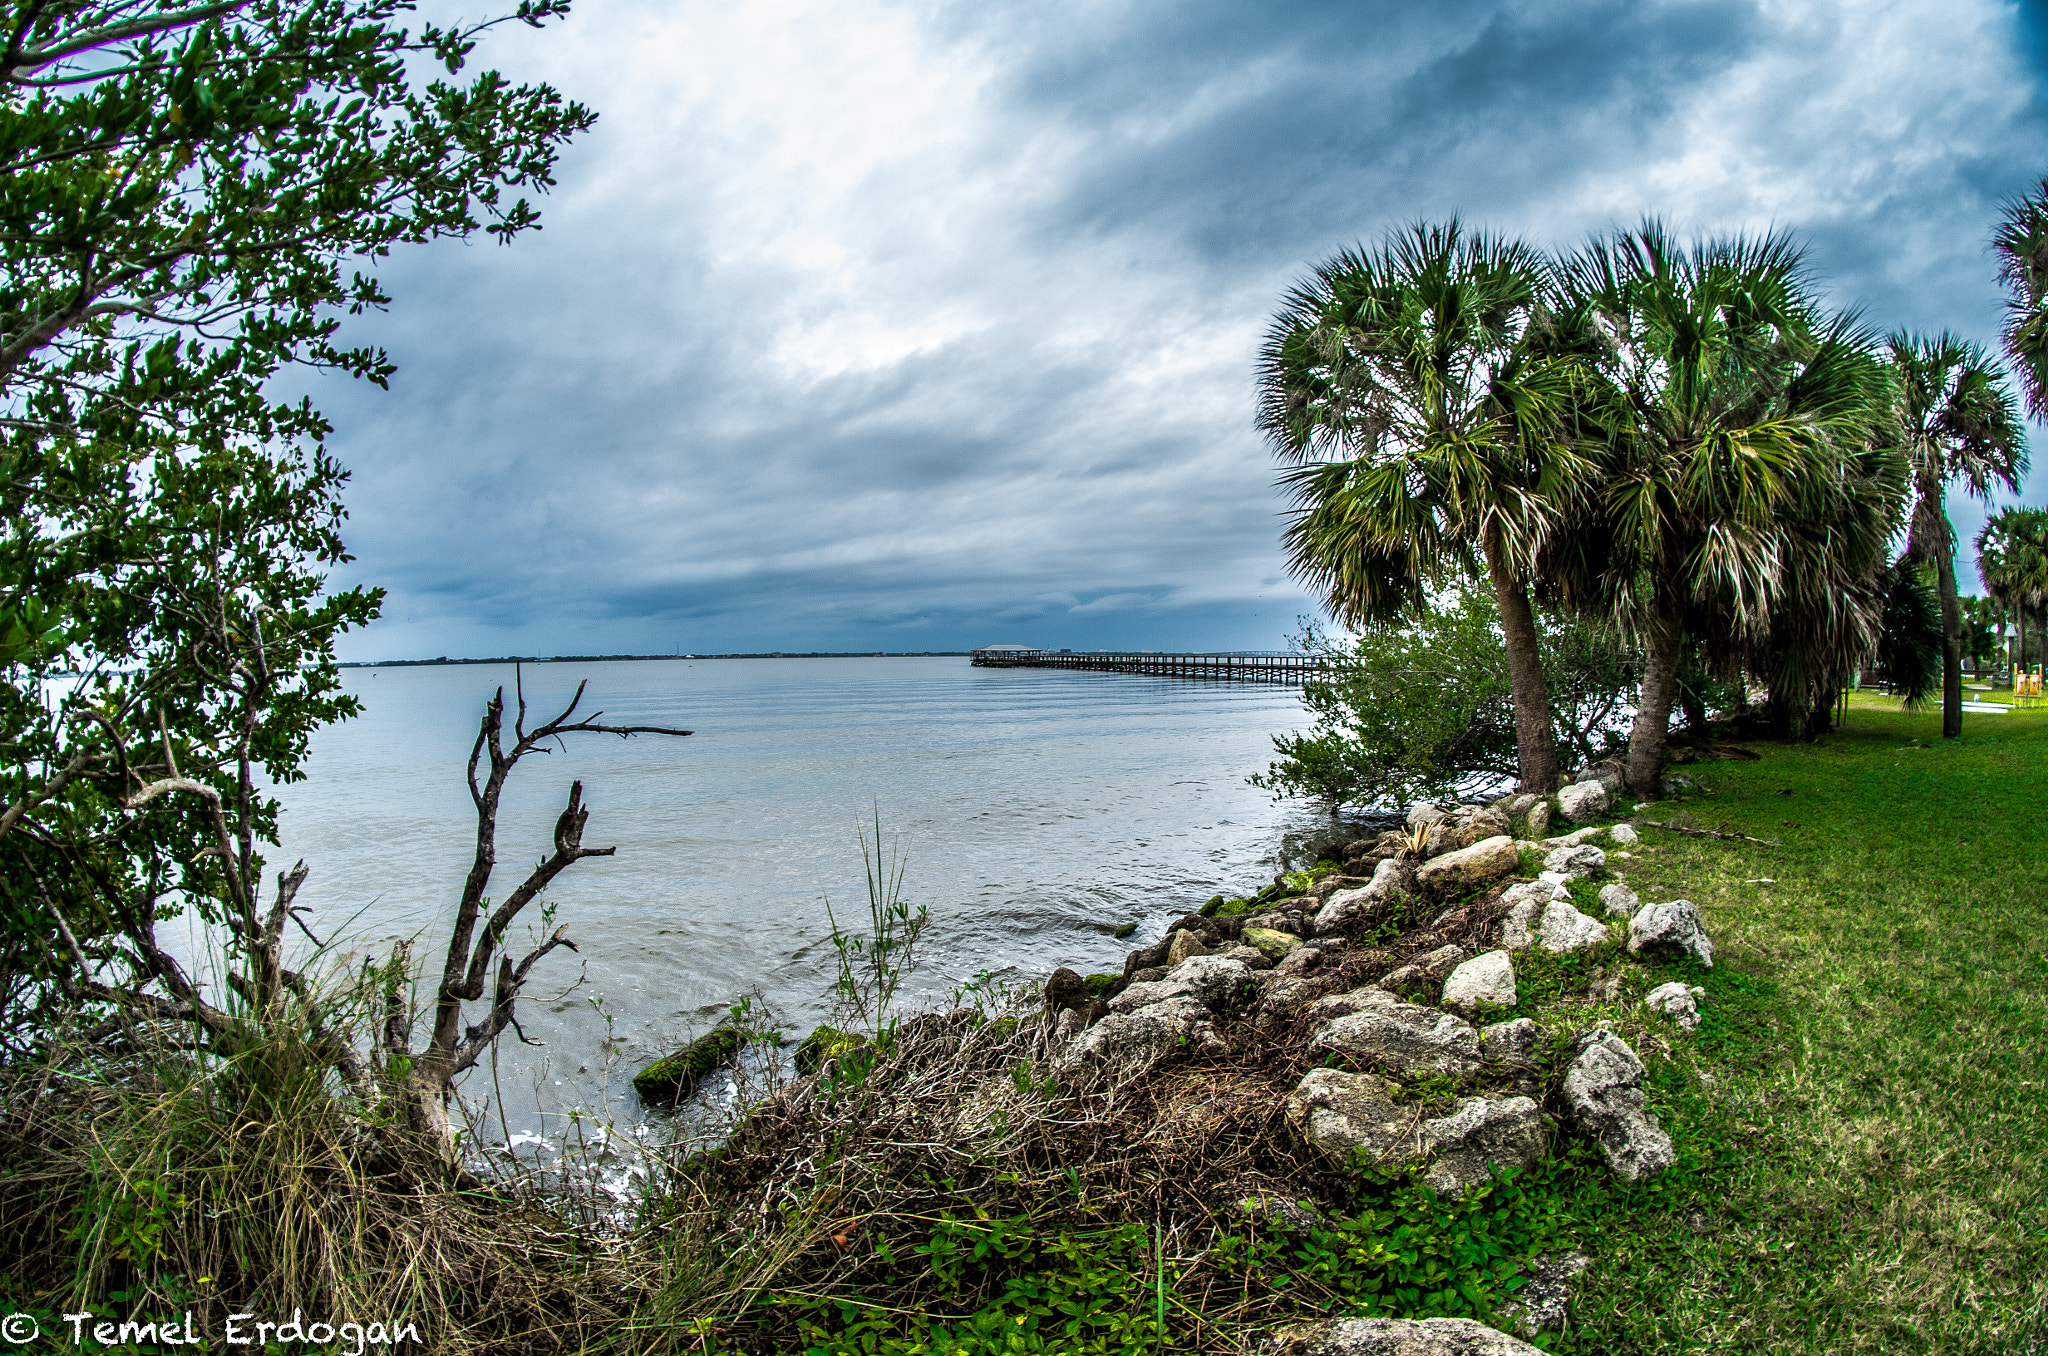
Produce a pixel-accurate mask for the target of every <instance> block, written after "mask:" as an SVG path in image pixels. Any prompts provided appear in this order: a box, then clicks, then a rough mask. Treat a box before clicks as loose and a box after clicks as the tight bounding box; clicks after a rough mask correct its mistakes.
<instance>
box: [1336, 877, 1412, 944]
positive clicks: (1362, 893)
mask: <svg viewBox="0 0 2048 1356" xmlns="http://www.w3.org/2000/svg"><path fill="white" fill-rule="evenodd" d="M1414 888H1415V868H1414V867H1413V866H1411V865H1409V864H1408V863H1407V862H1404V861H1401V860H1400V859H1399V858H1395V857H1386V858H1382V859H1381V860H1380V863H1379V865H1377V866H1375V867H1374V868H1373V869H1372V880H1371V881H1370V882H1368V883H1367V884H1365V885H1363V886H1360V887H1359V888H1357V889H1355V890H1339V891H1337V892H1336V893H1335V894H1332V895H1331V896H1330V897H1329V898H1328V899H1327V900H1325V901H1324V902H1323V907H1322V908H1321V909H1320V910H1318V911H1317V912H1316V916H1315V930H1316V933H1317V935H1318V936H1321V935H1326V934H1329V933H1338V932H1350V931H1352V930H1354V929H1356V928H1357V927H1358V926H1359V925H1360V924H1361V923H1364V922H1366V921H1368V920H1370V919H1371V918H1372V916H1373V915H1374V914H1375V913H1377V912H1378V911H1379V910H1380V909H1382V908H1384V907H1385V906H1386V905H1388V904H1390V903H1392V902H1393V901H1394V900H1396V899H1398V898H1400V897H1402V896H1403V895H1406V894H1408V893H1409V892H1410V891H1412V890H1413V889H1414Z"/></svg>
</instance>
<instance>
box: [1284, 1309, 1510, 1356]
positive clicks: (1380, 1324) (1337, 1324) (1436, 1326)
mask: <svg viewBox="0 0 2048 1356" xmlns="http://www.w3.org/2000/svg"><path fill="white" fill-rule="evenodd" d="M1245 1350H1246V1352H1247V1353H1251V1354H1252V1356H1540V1352H1539V1351H1538V1349H1537V1348H1535V1347H1532V1346H1530V1345H1529V1344H1528V1343H1527V1342H1524V1341H1522V1340H1521V1339H1520V1338H1517V1337H1510V1336H1508V1335H1507V1334H1506V1333H1504V1332H1499V1331H1497V1330H1495V1329H1493V1328H1489V1327H1487V1326H1486V1325H1485V1324H1484V1323H1481V1322H1479V1321H1478V1320H1477V1319H1471V1318H1325V1319H1318V1320H1317V1321H1315V1322H1313V1323H1291V1324H1288V1325H1287V1326H1285V1327H1280V1328H1275V1329H1273V1330H1271V1331H1270V1332H1266V1333H1263V1334H1260V1335H1258V1336H1256V1337H1253V1338H1251V1339H1250V1340H1248V1341H1247V1342H1246V1343H1245Z"/></svg>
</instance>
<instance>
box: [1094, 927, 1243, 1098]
mask: <svg viewBox="0 0 2048 1356" xmlns="http://www.w3.org/2000/svg"><path fill="white" fill-rule="evenodd" d="M1197 959H1198V960H1199V959H1214V957H1197ZM1238 968H1239V969H1242V968H1243V967H1242V966H1240V967H1238ZM1182 1049H1186V1050H1189V1051H1191V1052H1193V1053H1197V1054H1206V1053H1217V1052H1220V1051H1221V1050H1222V1049H1223V1043H1222V1041H1221V1040H1220V1039H1219V1038H1218V1037H1217V1035H1216V1030H1215V1028H1214V1027H1213V1026H1211V1025H1210V1023H1209V1010H1208V1009H1207V1008H1205V1007H1203V1006H1202V1005H1201V1004H1200V1003H1198V1002H1196V1001H1195V1000H1194V999H1193V998H1190V997H1188V996H1186V995H1182V996H1180V997H1177V998H1169V999H1167V1000H1165V1001H1163V1002H1158V1003H1151V1004H1148V1005H1146V1006H1145V1007H1142V1008H1139V1009H1138V1010H1137V1011H1135V1012H1112V1013H1110V1014H1109V1016H1107V1017H1105V1018H1103V1019H1102V1020H1101V1021H1099V1022H1097V1023H1096V1024H1095V1025H1094V1026H1091V1027H1089V1028H1088V1029H1087V1030H1086V1031H1084V1032H1082V1033H1081V1034H1080V1035H1079V1036H1076V1037H1075V1038H1074V1040H1073V1042H1072V1043H1071V1044H1069V1045H1068V1046H1067V1048H1066V1050H1065V1051H1064V1052H1063V1053H1062V1054H1061V1055H1060V1056H1059V1058H1058V1059H1057V1060H1056V1061H1055V1067H1056V1068H1058V1069H1060V1070H1061V1071H1063V1072H1072V1071H1076V1070H1082V1069H1087V1070H1092V1071H1095V1072H1098V1073H1101V1074H1103V1075H1106V1076H1109V1077H1111V1078H1114V1079H1117V1080H1125V1079H1131V1078H1136V1077H1138V1076H1139V1075H1141V1074H1143V1073H1145V1072H1146V1071H1148V1070H1149V1069H1151V1067H1152V1066H1153V1065H1155V1064H1157V1063H1158V1062H1159V1061H1160V1060H1162V1059H1164V1058H1166V1056H1168V1055H1170V1054H1173V1053H1175V1052H1176V1051H1178V1050H1182Z"/></svg>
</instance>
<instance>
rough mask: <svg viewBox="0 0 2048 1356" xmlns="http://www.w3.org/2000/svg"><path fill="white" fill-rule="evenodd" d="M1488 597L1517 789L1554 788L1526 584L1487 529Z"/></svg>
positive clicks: (1553, 743)
mask: <svg viewBox="0 0 2048 1356" xmlns="http://www.w3.org/2000/svg"><path fill="white" fill-rule="evenodd" d="M1481 544H1482V545H1483V546H1484V548H1485V550H1486V568H1487V572H1488V573H1489V574H1491V575H1492V576H1493V596H1494V599H1495V601H1496V602H1498V603H1499V605H1500V629H1501V634H1502V636H1503V638H1504V639H1505V640H1506V642H1507V652H1508V689H1509V691H1510V692H1511V693H1513V695H1514V703H1515V762H1516V763H1517V765H1518V766H1519V768H1520V770H1521V774H1522V784H1521V787H1520V789H1521V790H1523V791H1525V792H1530V793H1533V794H1535V795H1538V796H1547V795H1549V794H1550V793H1551V792H1553V791H1555V790H1557V737H1556V735H1555V734H1554V733H1552V731H1551V728H1550V686H1549V684H1547V683H1545V682H1544V680H1543V647H1542V642H1541V641H1540V640H1539V639H1538V637H1537V634H1536V613H1535V612H1534V610H1533V609H1531V608H1530V606H1529V588H1528V585H1527V584H1526V583H1525V582H1523V580H1522V579H1521V578H1519V577H1518V576H1516V575H1515V574H1514V573H1513V572H1512V571H1510V570H1509V569H1508V567H1507V566H1506V564H1505V563H1504V562H1503V561H1502V560H1501V546H1500V532H1499V530H1498V529H1490V530H1489V531H1488V532H1487V533H1486V535H1485V538H1484V539H1483V541H1482V543H1481Z"/></svg>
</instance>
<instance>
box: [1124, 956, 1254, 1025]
mask: <svg viewBox="0 0 2048 1356" xmlns="http://www.w3.org/2000/svg"><path fill="white" fill-rule="evenodd" d="M1251 988H1252V972H1251V967H1249V966H1247V965H1246V964H1245V963H1244V962H1243V961H1235V960H1231V959H1230V958H1229V957H1227V956H1191V957H1189V958H1188V959H1187V960H1184V961H1182V962H1181V963H1180V964H1179V965H1176V966H1175V967H1174V968H1173V969H1171V970H1169V971H1167V972H1166V977H1165V978H1164V979H1160V980H1154V981H1152V982H1151V983H1147V984H1133V985H1131V987H1130V988H1128V989H1125V990H1124V991H1123V992H1122V993H1120V994H1118V995H1117V996H1116V997H1114V998H1112V999H1110V1000H1109V1010H1110V1011H1111V1012H1112V1013H1116V1012H1136V1011H1137V1010H1138V1009H1140V1008H1145V1007H1150V1006H1152V1005H1153V1004H1155V1003H1165V1002H1170V1001H1172V1000H1174V999H1178V998H1188V999H1192V1000H1193V1001H1195V1002H1196V1003H1199V1004H1201V1005H1202V1006H1203V1007H1205V1008H1208V1009H1210V1010H1211V1011H1221V1010H1222V1009H1224V1008H1227V1007H1229V1006H1231V1004H1233V1003H1235V1002H1236V1001H1237V1000H1238V999H1239V998H1241V997H1243V996H1245V995H1246V994H1248V993H1249V992H1250V991H1251Z"/></svg>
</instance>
